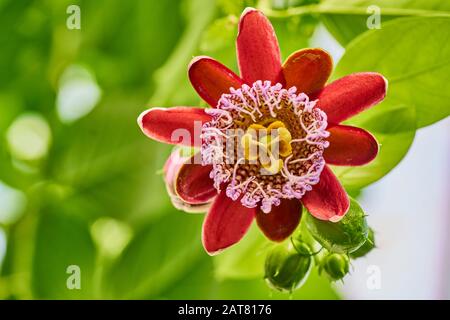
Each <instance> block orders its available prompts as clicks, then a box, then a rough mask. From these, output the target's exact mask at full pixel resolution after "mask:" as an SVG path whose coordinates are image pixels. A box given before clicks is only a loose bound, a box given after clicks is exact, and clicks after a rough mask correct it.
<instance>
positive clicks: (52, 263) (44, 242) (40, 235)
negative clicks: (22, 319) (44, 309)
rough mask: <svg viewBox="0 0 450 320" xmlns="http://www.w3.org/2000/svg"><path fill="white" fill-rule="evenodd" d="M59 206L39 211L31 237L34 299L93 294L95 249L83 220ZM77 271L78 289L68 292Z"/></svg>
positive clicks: (90, 295) (89, 296) (91, 296)
mask: <svg viewBox="0 0 450 320" xmlns="http://www.w3.org/2000/svg"><path fill="white" fill-rule="evenodd" d="M70 211H71V209H68V208H63V206H62V205H60V206H58V207H57V208H56V207H47V208H45V209H43V210H42V211H41V217H40V219H39V222H38V226H37V230H36V238H35V250H34V259H33V267H32V289H33V296H34V297H35V298H38V299H87V298H90V299H92V298H95V295H94V266H95V259H96V249H95V246H94V243H93V241H92V239H91V235H90V232H89V226H88V224H87V222H86V221H84V220H83V219H81V218H79V217H76V216H75V215H73V214H72V213H71V212H70ZM69 266H76V267H78V268H79V271H80V284H81V288H80V289H73V287H72V289H69V288H68V286H67V281H69V280H70V279H69V277H70V276H71V275H72V274H73V271H71V270H69V269H68V268H69Z"/></svg>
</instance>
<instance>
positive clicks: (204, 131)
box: [138, 9, 387, 254]
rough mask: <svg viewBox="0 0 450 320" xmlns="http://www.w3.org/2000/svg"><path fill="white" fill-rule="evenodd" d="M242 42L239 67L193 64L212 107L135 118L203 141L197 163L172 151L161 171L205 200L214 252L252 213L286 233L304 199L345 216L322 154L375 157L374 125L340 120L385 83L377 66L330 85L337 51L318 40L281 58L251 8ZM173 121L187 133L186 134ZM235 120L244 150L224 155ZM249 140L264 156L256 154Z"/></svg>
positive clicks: (177, 194)
mask: <svg viewBox="0 0 450 320" xmlns="http://www.w3.org/2000/svg"><path fill="white" fill-rule="evenodd" d="M236 44H237V56H238V61H239V69H240V73H241V76H240V77H239V76H237V75H236V74H234V73H233V71H231V70H229V69H228V68H227V67H225V66H224V65H222V64H220V63H219V62H217V61H216V60H214V59H212V58H209V57H197V58H195V59H194V60H193V61H192V62H191V64H190V66H189V78H190V80H191V82H192V85H193V87H194V88H195V89H196V91H197V92H198V94H199V95H200V96H201V97H202V98H203V99H204V100H205V101H206V102H207V103H208V104H209V105H210V106H211V107H212V108H209V109H200V108H190V107H174V108H167V109H162V108H153V109H150V110H147V111H145V112H144V113H143V114H142V115H141V116H140V117H139V120H138V121H139V125H140V127H141V128H142V130H143V131H144V133H145V134H146V135H147V136H149V137H150V138H152V139H155V140H158V141H162V142H165V143H171V144H183V145H189V146H196V147H200V148H201V151H200V153H199V155H200V158H201V163H198V162H194V163H192V161H186V160H187V159H186V158H180V157H179V156H178V154H177V153H176V154H175V155H173V156H171V158H170V159H169V160H168V162H167V164H166V168H165V169H166V170H165V172H166V175H165V178H166V182H167V186H168V190H169V194H170V195H171V197H172V200H173V202H174V204H175V205H176V206H177V208H181V209H185V210H186V209H188V210H191V211H192V210H195V209H198V208H199V207H200V208H205V207H209V211H208V213H207V216H206V218H205V221H204V224H203V245H204V247H205V249H206V251H207V252H208V253H209V254H215V253H218V252H219V251H221V250H223V249H225V248H227V247H229V246H231V245H233V244H235V243H236V242H238V241H239V240H240V239H241V238H242V237H243V236H244V235H245V233H246V231H247V230H248V228H249V226H250V225H251V223H252V222H253V220H254V218H255V217H256V220H257V223H258V225H259V227H260V228H261V230H262V231H263V232H264V234H265V235H266V236H267V237H268V238H269V239H271V240H274V241H281V240H284V239H285V238H287V237H288V236H289V235H290V234H291V233H292V232H293V231H294V230H295V228H296V227H297V225H298V223H299V221H300V215H301V208H302V204H303V205H304V206H305V207H306V208H307V209H308V210H309V212H311V214H312V215H314V216H315V217H317V218H319V219H322V220H330V221H334V222H335V221H338V220H340V219H341V218H342V217H343V216H344V215H345V213H346V212H347V211H348V208H349V199H348V196H347V194H346V192H345V190H344V189H343V187H342V186H341V184H340V183H339V181H338V180H337V178H336V177H335V175H334V174H333V172H332V171H331V170H330V169H329V168H328V166H326V165H325V162H326V163H328V164H333V165H345V166H357V165H363V164H366V163H368V162H370V161H371V160H373V159H374V158H375V157H376V155H377V153H378V143H377V141H376V140H375V138H374V137H373V136H372V135H371V134H370V133H369V132H367V131H365V130H363V129H360V128H356V127H351V126H347V125H341V124H340V123H341V122H342V121H344V120H346V119H348V118H350V117H352V116H354V115H356V114H357V113H359V112H361V111H363V110H365V109H367V108H369V107H371V106H373V105H375V104H377V103H379V102H380V101H381V100H383V98H384V97H385V95H386V90H387V81H386V79H385V78H384V77H383V76H382V75H380V74H378V73H355V74H351V75H348V76H346V77H343V78H341V79H339V80H336V81H334V82H332V83H331V84H328V85H326V86H325V83H326V81H327V80H328V77H329V75H330V73H331V71H332V59H331V57H330V56H329V55H328V53H326V52H325V51H323V50H321V49H303V50H300V51H297V52H295V53H293V54H292V55H291V56H290V57H289V58H288V59H287V61H286V62H285V63H284V64H282V63H281V57H280V50H279V47H278V42H277V38H276V36H275V33H274V30H273V28H272V26H271V24H270V22H269V21H268V19H267V18H266V17H265V16H264V15H263V14H262V13H261V12H259V11H257V10H254V9H247V10H245V11H244V13H243V14H242V17H241V20H240V23H239V34H238V37H237V43H236ZM195 122H197V123H200V129H198V128H196V125H195ZM177 129H178V130H179V129H182V132H184V133H189V135H188V137H189V139H184V140H183V141H180V140H179V135H175V136H174V132H175V131H176V130H177ZM230 129H233V130H243V132H244V136H243V137H242V136H241V137H240V141H241V143H242V145H243V148H244V155H242V154H241V155H239V154H237V155H234V154H233V155H231V156H230V155H229V154H228V153H227V155H225V146H226V145H227V142H229V141H231V140H233V139H234V138H235V136H234V135H232V134H229V133H228V132H229V131H228V130H230ZM266 129H269V130H275V131H276V132H277V133H278V134H279V136H278V137H279V138H277V139H275V140H276V142H277V143H278V146H279V150H280V155H281V158H280V159H278V158H275V157H274V156H273V154H275V153H273V152H272V151H273V150H272V148H273V145H272V144H273V143H274V140H271V139H270V138H267V134H261V133H262V132H265V130H266ZM250 130H256V132H257V133H258V134H260V136H259V138H258V137H257V136H255V135H252V134H250V133H251V132H250ZM222 138H223V139H222ZM252 144H254V145H257V146H258V147H260V148H263V149H264V150H265V151H264V152H265V154H266V155H267V156H261V155H260V156H259V157H258V156H256V157H253V158H252V156H250V155H249V153H248V152H249V146H251V145H252ZM232 150H233V151H236V150H237V149H235V148H234V147H233V148H232ZM228 151H229V150H227V152H228ZM221 157H222V158H221ZM224 157H225V158H224ZM230 158H231V159H230ZM225 159H227V160H232V161H228V162H227V161H225ZM250 160H254V162H253V163H252V162H251V161H250ZM263 172H266V174H263ZM267 172H269V173H270V174H269V175H267Z"/></svg>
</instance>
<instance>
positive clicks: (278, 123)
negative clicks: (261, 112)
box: [267, 121, 286, 131]
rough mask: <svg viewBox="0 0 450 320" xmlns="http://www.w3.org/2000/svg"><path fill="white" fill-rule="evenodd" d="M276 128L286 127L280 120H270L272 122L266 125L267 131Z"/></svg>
mask: <svg viewBox="0 0 450 320" xmlns="http://www.w3.org/2000/svg"><path fill="white" fill-rule="evenodd" d="M278 128H286V126H285V125H284V123H283V122H281V121H275V122H272V123H271V124H270V125H269V126H268V127H267V129H268V130H269V131H271V130H273V129H278Z"/></svg>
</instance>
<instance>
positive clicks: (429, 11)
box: [318, 0, 450, 46]
mask: <svg viewBox="0 0 450 320" xmlns="http://www.w3.org/2000/svg"><path fill="white" fill-rule="evenodd" d="M370 6H377V7H379V8H380V10H381V27H382V28H384V26H385V25H384V23H385V22H387V21H389V20H392V19H395V18H399V17H405V16H425V15H428V16H433V15H449V14H450V1H447V0H426V1H417V0H401V1H400V0H346V1H342V0H324V1H323V2H322V3H321V5H320V10H318V11H319V12H320V13H321V14H320V18H321V20H322V22H323V23H324V24H325V26H326V27H327V29H328V30H329V31H330V32H331V34H332V35H333V36H334V37H335V38H336V39H337V40H338V41H339V42H340V43H341V44H342V45H343V46H346V45H347V44H348V43H349V42H350V41H351V40H353V39H354V38H356V37H357V36H358V35H360V34H361V33H363V32H365V31H367V29H368V27H367V19H368V18H369V17H370V16H371V15H372V12H371V11H369V12H368V8H369V7H370Z"/></svg>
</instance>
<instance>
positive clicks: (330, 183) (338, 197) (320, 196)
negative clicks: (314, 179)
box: [301, 166, 350, 222]
mask: <svg viewBox="0 0 450 320" xmlns="http://www.w3.org/2000/svg"><path fill="white" fill-rule="evenodd" d="M301 200H302V203H303V205H304V206H305V207H306V209H308V211H309V212H310V213H311V214H312V215H313V216H314V217H316V218H317V219H321V220H329V221H332V222H337V221H339V220H340V219H342V217H344V215H345V214H346V213H347V211H348V208H349V207H350V201H349V199H348V196H347V193H346V192H345V190H344V188H343V187H342V186H341V184H340V182H339V181H338V179H337V178H336V176H335V175H334V173H333V172H332V171H331V169H330V168H328V167H327V166H325V168H323V171H322V174H321V175H320V181H319V183H318V184H316V185H314V186H313V189H312V190H311V191H308V192H306V193H305V195H304V196H303V197H302V199H301Z"/></svg>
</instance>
